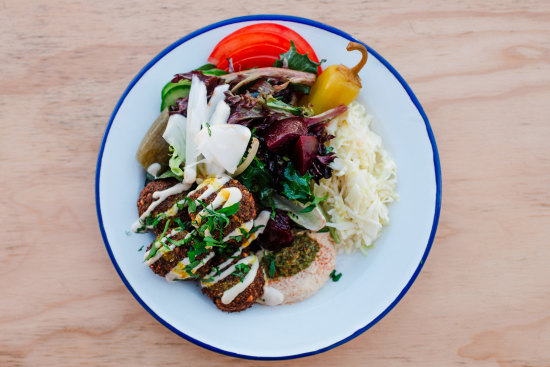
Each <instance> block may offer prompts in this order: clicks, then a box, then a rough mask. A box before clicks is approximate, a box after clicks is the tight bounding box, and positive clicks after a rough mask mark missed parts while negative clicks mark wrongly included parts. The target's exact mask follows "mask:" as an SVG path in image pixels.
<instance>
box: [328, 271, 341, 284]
mask: <svg viewBox="0 0 550 367" xmlns="http://www.w3.org/2000/svg"><path fill="white" fill-rule="evenodd" d="M341 277H342V273H339V274H336V269H334V270H333V271H332V273H330V278H331V279H332V281H333V282H337V281H339V280H340V278H341Z"/></svg>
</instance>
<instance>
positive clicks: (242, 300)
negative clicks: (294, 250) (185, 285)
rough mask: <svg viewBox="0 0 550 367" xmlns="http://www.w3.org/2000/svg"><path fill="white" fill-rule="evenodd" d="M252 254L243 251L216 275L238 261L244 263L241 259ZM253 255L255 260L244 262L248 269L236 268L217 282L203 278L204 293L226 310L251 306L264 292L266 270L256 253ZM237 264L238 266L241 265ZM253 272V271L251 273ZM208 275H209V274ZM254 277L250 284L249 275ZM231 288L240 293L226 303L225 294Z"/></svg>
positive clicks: (242, 309) (236, 310)
mask: <svg viewBox="0 0 550 367" xmlns="http://www.w3.org/2000/svg"><path fill="white" fill-rule="evenodd" d="M249 255H250V254H249V253H247V252H243V253H242V254H241V255H240V256H238V258H236V259H234V260H233V261H232V262H231V264H230V265H228V266H226V267H225V268H224V269H219V271H217V272H216V273H218V274H216V275H219V274H221V273H223V272H224V271H225V270H227V269H229V268H230V267H231V266H233V265H235V264H236V263H239V264H243V262H242V261H241V260H243V259H245V258H246V257H247V256H249ZM251 256H253V258H252V259H253V261H252V262H249V263H244V264H246V265H247V267H248V271H246V267H245V269H243V268H240V269H239V268H234V271H233V272H232V273H231V274H230V275H228V276H227V277H225V278H223V279H221V280H219V281H217V282H215V279H212V277H211V278H210V279H203V281H202V283H201V287H202V293H204V294H205V295H207V296H208V298H210V299H211V300H212V301H214V304H215V305H216V307H217V308H219V309H220V310H222V311H225V312H240V311H244V310H246V309H247V308H250V307H251V306H252V305H253V304H254V302H256V300H258V299H259V298H260V297H261V296H262V294H263V293H264V284H265V278H264V272H263V270H262V268H261V266H259V259H258V258H257V257H256V255H251ZM239 264H237V266H238V265H239ZM251 272H253V273H251ZM207 276H208V275H207ZM248 276H250V277H252V276H253V277H254V278H253V280H252V281H251V282H250V284H248V285H247V280H248V279H247V277H248ZM234 287H235V288H234ZM239 287H245V288H244V289H239ZM229 290H233V291H235V290H237V292H236V293H238V294H237V295H236V296H235V298H233V299H231V297H229V302H228V303H225V302H224V301H226V302H227V301H228V300H224V299H223V297H224V294H225V293H226V292H227V291H229Z"/></svg>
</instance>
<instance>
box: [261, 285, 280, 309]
mask: <svg viewBox="0 0 550 367" xmlns="http://www.w3.org/2000/svg"><path fill="white" fill-rule="evenodd" d="M284 300H285V296H284V294H282V293H281V292H279V291H278V290H277V289H275V288H272V287H270V286H269V285H268V284H267V283H266V284H264V294H263V295H262V297H261V301H262V303H263V304H265V305H268V306H277V305H280V304H281V303H283V302H284Z"/></svg>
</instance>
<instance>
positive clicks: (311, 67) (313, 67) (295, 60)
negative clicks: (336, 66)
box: [273, 41, 326, 74]
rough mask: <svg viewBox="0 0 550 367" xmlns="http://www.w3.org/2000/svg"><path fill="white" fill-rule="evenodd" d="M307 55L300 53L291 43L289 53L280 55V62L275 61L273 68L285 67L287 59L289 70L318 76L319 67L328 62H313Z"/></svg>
mask: <svg viewBox="0 0 550 367" xmlns="http://www.w3.org/2000/svg"><path fill="white" fill-rule="evenodd" d="M307 55H308V54H307V53H306V54H301V53H299V52H298V50H296V45H294V42H292V41H290V48H289V49H288V51H287V52H285V53H284V54H281V55H279V60H277V61H275V63H274V64H273V66H275V67H277V68H282V67H283V65H285V62H284V61H285V59H286V65H288V68H289V69H292V70H299V71H306V72H308V73H313V74H317V67H318V66H319V65H321V64H322V63H323V62H325V61H326V60H325V59H323V60H321V62H319V63H316V62H313V61H311V60H310V58H309V57H308V56H307Z"/></svg>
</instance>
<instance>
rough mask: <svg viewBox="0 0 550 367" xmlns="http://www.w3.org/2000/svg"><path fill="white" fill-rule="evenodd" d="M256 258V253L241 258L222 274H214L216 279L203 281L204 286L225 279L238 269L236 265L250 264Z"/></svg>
mask: <svg viewBox="0 0 550 367" xmlns="http://www.w3.org/2000/svg"><path fill="white" fill-rule="evenodd" d="M255 259H256V255H250V256H247V257H245V258H243V259H240V260H239V261H237V262H236V263H235V264H233V265H231V266H230V267H228V268H227V269H226V270H224V271H223V272H222V273H221V274H218V275H216V276H214V279H212V281H211V282H205V283H203V286H204V287H208V286H210V285H212V284H215V283H217V282H219V281H220V280H224V279H225V278H227V277H228V276H230V275H231V273H233V272H234V271H235V270H236V266H237V265H239V264H246V265H250V264H251V263H252V261H254V260H255Z"/></svg>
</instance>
